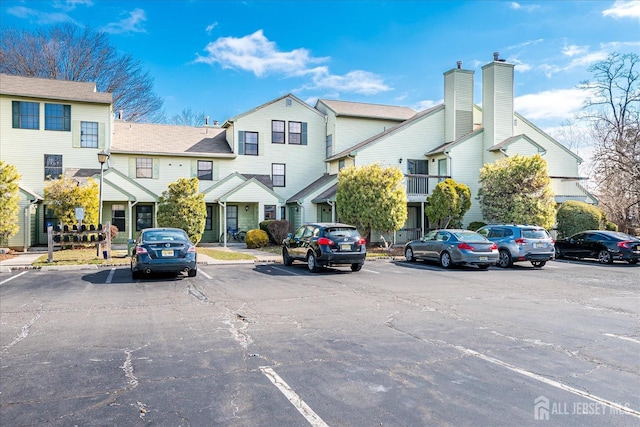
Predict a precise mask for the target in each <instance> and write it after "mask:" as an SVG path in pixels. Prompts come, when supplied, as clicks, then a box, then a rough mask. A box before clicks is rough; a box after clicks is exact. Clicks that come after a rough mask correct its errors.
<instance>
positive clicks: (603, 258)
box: [598, 249, 613, 264]
mask: <svg viewBox="0 0 640 427" xmlns="http://www.w3.org/2000/svg"><path fill="white" fill-rule="evenodd" d="M598 262H599V263H601V264H612V263H613V257H612V256H611V253H609V251H608V250H606V249H602V250H601V251H600V252H598Z"/></svg>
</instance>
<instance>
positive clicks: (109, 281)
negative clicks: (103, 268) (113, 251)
mask: <svg viewBox="0 0 640 427" xmlns="http://www.w3.org/2000/svg"><path fill="white" fill-rule="evenodd" d="M114 274H116V269H115V268H112V269H111V271H110V272H109V275H108V276H107V280H105V281H104V283H111V280H113V275H114Z"/></svg>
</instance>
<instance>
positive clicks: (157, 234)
mask: <svg viewBox="0 0 640 427" xmlns="http://www.w3.org/2000/svg"><path fill="white" fill-rule="evenodd" d="M143 240H144V241H145V242H171V241H174V240H178V241H184V240H187V236H186V235H185V234H184V233H182V232H180V231H171V230H162V231H150V232H147V233H145V234H144V237H143Z"/></svg>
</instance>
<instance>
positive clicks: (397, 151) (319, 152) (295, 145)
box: [0, 54, 596, 246]
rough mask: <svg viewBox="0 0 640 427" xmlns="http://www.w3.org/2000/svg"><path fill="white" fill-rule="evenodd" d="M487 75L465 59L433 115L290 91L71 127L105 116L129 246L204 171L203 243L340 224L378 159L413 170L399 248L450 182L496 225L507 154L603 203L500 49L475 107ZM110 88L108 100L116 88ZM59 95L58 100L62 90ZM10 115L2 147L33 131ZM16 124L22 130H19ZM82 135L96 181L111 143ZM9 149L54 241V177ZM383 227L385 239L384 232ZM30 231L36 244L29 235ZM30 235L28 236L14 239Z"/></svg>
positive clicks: (107, 213)
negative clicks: (343, 206)
mask: <svg viewBox="0 0 640 427" xmlns="http://www.w3.org/2000/svg"><path fill="white" fill-rule="evenodd" d="M474 74H475V73H474V71H472V70H465V69H462V67H461V63H458V64H457V66H456V67H455V68H453V69H451V70H448V71H446V72H445V73H444V102H443V103H442V104H440V105H437V106H434V107H433V108H430V109H427V110H424V111H420V112H416V111H414V110H412V109H410V108H407V107H397V106H386V105H377V104H366V103H355V102H347V101H337V100H327V99H320V100H318V101H317V102H316V104H315V106H313V107H311V106H310V105H308V104H306V103H305V102H303V101H301V100H300V99H298V98H297V97H296V96H294V95H292V94H287V95H284V96H282V97H279V98H277V99H275V100H273V101H270V102H268V103H265V104H263V105H261V106H258V107H256V108H254V109H252V110H250V111H247V112H245V113H243V114H240V115H238V116H235V117H232V118H230V119H228V120H226V121H225V122H223V123H222V124H218V123H214V124H213V125H210V124H209V123H208V122H207V123H206V124H205V126H203V127H187V126H171V125H159V124H140V123H129V122H125V121H123V120H119V119H115V120H110V119H109V118H110V117H113V114H112V111H111V105H110V104H103V103H100V102H98V103H95V104H92V103H91V102H90V99H87V100H85V101H78V102H79V104H78V105H77V106H76V105H75V104H72V107H73V109H72V115H71V121H72V122H74V121H75V122H77V121H80V122H81V121H82V119H83V117H81V116H76V113H77V114H79V115H80V114H86V113H88V112H89V111H91V112H92V113H95V114H96V118H95V120H96V122H98V123H104V129H105V134H104V138H103V140H104V146H105V148H107V149H108V150H109V152H110V153H111V157H110V161H109V165H108V169H107V170H106V171H105V173H104V182H103V186H104V190H103V218H105V221H106V220H110V221H111V222H112V223H113V224H115V225H116V226H118V228H119V230H120V232H119V234H118V237H117V238H116V239H115V241H116V242H124V241H126V240H127V239H128V238H131V237H133V236H135V235H136V234H137V232H139V230H141V229H142V228H144V227H148V226H153V225H156V215H155V213H156V211H157V203H158V197H159V196H160V195H161V194H162V192H163V191H164V190H165V189H166V188H167V186H168V184H169V183H171V182H174V181H176V180H177V179H178V178H189V177H197V178H198V179H199V182H200V187H199V189H200V191H201V192H202V193H203V194H204V197H205V202H206V205H207V221H206V227H205V232H204V235H203V240H202V241H203V242H217V241H218V236H219V235H220V233H221V231H222V230H225V229H226V228H227V227H232V228H241V229H244V230H248V229H252V228H257V227H258V224H259V223H260V222H261V221H263V220H265V219H287V220H289V221H290V222H291V223H292V224H293V226H297V225H300V224H302V223H303V222H307V221H335V220H338V219H339V218H338V217H337V211H336V197H335V196H336V188H337V179H338V172H339V170H340V169H341V168H343V167H345V166H350V165H357V166H360V165H367V164H371V163H375V162H377V163H380V164H382V165H385V166H398V167H400V168H401V170H402V171H403V173H404V175H405V185H406V187H407V195H408V213H409V215H408V219H407V222H406V224H405V226H404V227H403V228H402V230H399V231H398V232H396V233H394V234H393V235H386V236H385V238H386V239H387V240H393V241H395V242H396V243H401V242H403V241H407V240H410V239H413V238H416V237H419V236H420V235H422V234H423V233H424V231H425V230H426V229H428V227H429V225H428V222H427V219H426V217H425V214H424V207H425V201H426V197H427V195H429V194H431V192H432V191H433V188H434V187H435V185H436V184H437V183H438V182H439V181H441V180H443V179H445V178H448V177H451V178H453V179H455V180H456V181H458V182H462V183H465V184H466V185H468V186H469V187H470V189H471V192H472V197H474V200H473V204H472V208H471V210H470V211H469V212H468V213H467V215H466V216H465V218H464V222H465V224H468V223H469V222H471V221H477V220H478V221H479V220H482V213H481V210H480V206H479V204H478V202H477V201H476V200H475V197H476V196H477V193H478V189H479V183H478V178H479V170H480V168H481V167H482V166H483V165H484V164H486V163H489V162H493V161H495V160H497V159H499V158H503V157H505V156H513V155H515V154H521V155H531V154H536V153H539V154H541V155H542V156H543V157H544V158H545V159H546V160H547V162H548V164H549V172H550V175H551V177H552V186H553V190H554V192H555V195H556V201H557V202H558V203H561V202H563V201H565V200H570V199H571V200H582V201H585V202H588V203H596V200H595V198H593V197H592V196H591V195H590V194H589V193H588V192H587V191H586V190H585V189H584V188H583V187H582V186H581V185H580V180H581V178H580V177H579V174H578V167H579V164H580V162H581V161H582V159H580V158H579V157H578V156H577V155H576V154H574V153H573V152H571V151H570V150H568V149H567V148H566V147H564V146H563V145H562V144H560V143H559V142H557V141H555V140H554V139H553V138H552V137H550V136H549V135H547V134H546V133H545V132H544V131H542V130H541V129H539V128H538V127H536V126H535V125H534V124H532V123H531V122H529V121H528V120H526V119H525V118H524V117H522V116H521V115H519V114H518V113H516V112H515V111H514V108H513V98H514V93H513V92H514V89H513V87H514V65H513V64H509V63H507V62H505V61H503V60H500V59H499V58H498V56H497V54H494V60H493V61H490V62H489V63H488V64H486V65H485V66H484V67H482V107H479V106H478V105H475V104H474V103H473V99H474V94H473V91H474ZM4 79H5V76H2V77H1V80H4ZM16 79H17V80H16ZM20 79H24V78H20V77H13V78H11V79H10V80H11V81H8V84H7V85H5V84H3V85H2V91H1V93H0V95H1V96H2V104H0V107H2V110H0V111H6V110H5V108H10V107H9V106H10V105H11V104H12V103H13V102H16V101H18V102H19V101H20V100H22V99H23V97H25V96H27V95H25V94H21V93H17V92H20V91H19V90H16V89H5V86H16V85H18V83H19V81H20ZM27 80H34V79H27ZM37 80H39V83H42V84H44V83H46V82H47V81H44V82H40V80H41V79H37ZM48 82H49V83H51V85H52V88H53V87H55V88H56V90H58V91H61V93H66V92H65V91H68V90H70V89H68V88H67V86H66V85H67V84H69V85H70V86H69V88H70V87H71V86H73V85H74V84H76V83H75V82H56V81H48ZM21 84H24V83H21ZM83 85H86V84H83ZM18 86H19V85H18ZM62 86H64V88H62ZM87 87H88V86H87ZM63 89H64V90H63ZM102 95H105V98H104V100H105V102H106V99H107V96H108V94H102ZM52 96H53V98H52V99H55V92H54V94H53V95H52ZM86 96H87V97H88V98H91V97H90V96H89V95H88V94H87V95H86ZM92 96H96V94H95V92H94V95H92ZM59 97H60V99H59V100H58V101H57V102H58V103H61V102H62V101H63V100H64V99H65V97H64V96H62V95H59ZM29 99H31V98H29ZM37 99H45V100H48V99H49V98H46V97H45V98H37ZM51 102H53V101H51ZM5 106H7V107H5ZM98 106H99V108H98ZM90 107H92V108H93V109H92V108H90ZM43 108H44V107H43ZM2 116H3V118H2V122H1V124H2V130H3V132H2V133H3V136H2V139H0V143H1V144H2V145H3V146H4V145H5V144H7V145H11V146H13V145H14V143H13V142H11V141H17V140H18V137H22V138H23V139H22V141H24V135H25V134H21V133H19V132H18V131H24V130H23V129H15V128H12V127H11V121H10V120H9V119H8V118H6V117H5V116H6V114H4V113H3V114H2ZM105 118H106V119H105ZM107 119H109V120H107ZM5 128H11V129H13V130H12V133H11V134H9V135H8V136H7V137H5V132H4V130H5ZM39 132H45V131H43V130H40V131H39ZM69 132H70V133H71V135H68V136H69V138H67V139H69V141H65V142H64V144H63V145H64V146H65V147H66V149H67V150H69V151H68V152H67V151H65V152H63V154H64V155H65V163H64V168H63V171H64V173H66V174H67V175H70V174H71V175H73V174H76V175H87V174H91V172H92V171H93V172H94V176H95V173H97V172H99V169H96V168H97V160H96V156H95V149H99V148H102V145H101V144H102V143H99V145H98V147H92V148H94V151H93V152H92V151H91V150H90V149H87V148H85V149H79V148H76V146H75V145H74V143H73V132H71V131H69ZM100 141H102V140H100ZM38 149H39V150H42V151H41V152H42V154H43V155H44V153H45V152H50V150H51V149H52V148H51V145H49V143H48V142H45V141H44V140H42V141H40V144H39V147H38ZM48 150H49V151H48ZM5 152H6V153H7V159H6V161H7V162H8V163H13V164H16V165H17V166H18V169H19V171H20V173H21V174H22V175H23V181H22V182H21V194H23V198H24V201H23V202H22V206H24V207H26V206H28V205H32V206H35V208H30V209H33V210H35V212H36V213H35V214H32V215H35V216H33V217H32V219H31V222H30V224H25V225H22V226H27V227H36V224H37V227H36V228H38V230H39V232H38V233H35V235H36V236H40V238H41V237H42V233H41V231H42V230H43V227H44V225H45V224H46V222H47V218H46V214H45V212H46V206H44V205H43V203H42V188H43V186H44V181H43V171H42V169H40V170H38V168H34V167H33V166H34V165H35V163H34V162H33V161H31V157H32V156H30V155H28V156H24V157H20V156H18V155H16V153H17V150H16V149H14V148H11V149H9V148H8V149H6V150H5V148H3V149H2V151H1V152H0V153H1V154H2V159H3V160H5V158H4V155H5ZM66 153H68V154H66ZM80 157H81V158H80ZM67 158H68V159H69V161H68V162H67V161H66V159H67ZM23 183H24V185H22V184H23ZM381 234H382V233H372V239H374V240H375V239H376V238H377V237H378V236H380V235H381ZM22 235H23V236H24V238H25V239H26V236H27V234H25V233H22ZM20 241H21V238H20V237H19V236H17V237H16V238H14V239H13V242H20ZM25 241H26V242H27V243H26V244H25V245H26V246H28V245H33V244H42V240H41V239H39V238H36V239H34V238H33V236H31V238H30V240H25ZM12 246H16V245H15V244H14V245H12Z"/></svg>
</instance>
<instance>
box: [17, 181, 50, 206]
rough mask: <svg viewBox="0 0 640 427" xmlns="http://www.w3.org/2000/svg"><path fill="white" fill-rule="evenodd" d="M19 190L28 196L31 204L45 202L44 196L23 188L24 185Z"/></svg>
mask: <svg viewBox="0 0 640 427" xmlns="http://www.w3.org/2000/svg"><path fill="white" fill-rule="evenodd" d="M18 188H19V189H20V191H21V192H22V193H24V194H25V195H26V196H27V200H29V201H31V202H39V201H41V200H44V196H41V195H40V194H38V193H36V192H35V191H33V190H30V189H29V188H27V187H23V186H22V185H19V186H18Z"/></svg>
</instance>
